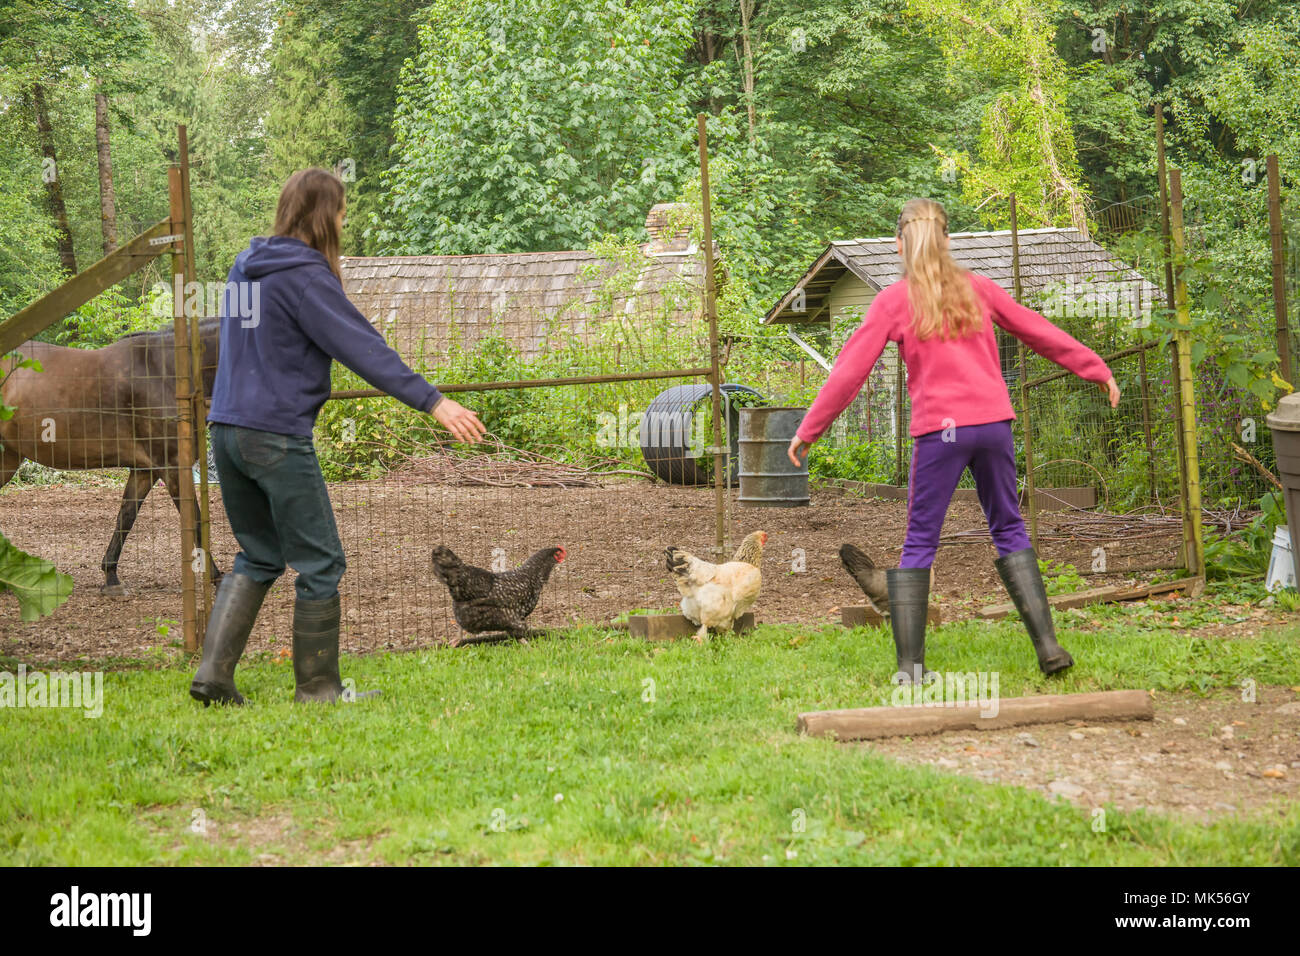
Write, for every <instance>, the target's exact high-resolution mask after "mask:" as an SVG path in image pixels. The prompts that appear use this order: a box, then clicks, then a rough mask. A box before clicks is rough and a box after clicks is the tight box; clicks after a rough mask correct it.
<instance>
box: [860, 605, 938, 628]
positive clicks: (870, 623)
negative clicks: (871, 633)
mask: <svg viewBox="0 0 1300 956" xmlns="http://www.w3.org/2000/svg"><path fill="white" fill-rule="evenodd" d="M887 620H889V619H888V618H887V617H885V616H884V615H883V614H881V613H880V612H879V611H877V610H876V609H875V608H874V607H872V606H871V605H870V604H846V605H845V606H844V607H842V608H840V623H841V624H843V625H844V626H845V627H878V626H879V625H881V624H884V623H885V621H887ZM925 620H926V623H927V624H929V625H930V626H931V627H938V626H939V625H940V624H942V623H943V616H942V615H941V614H940V613H939V607H938V605H936V604H931V605H930V609H929V611H928V612H926V615H925Z"/></svg>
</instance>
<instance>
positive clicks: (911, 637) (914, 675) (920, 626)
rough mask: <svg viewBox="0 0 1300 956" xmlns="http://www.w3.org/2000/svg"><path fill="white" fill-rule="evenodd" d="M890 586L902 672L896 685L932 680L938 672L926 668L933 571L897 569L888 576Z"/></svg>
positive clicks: (897, 674) (896, 676) (891, 617)
mask: <svg viewBox="0 0 1300 956" xmlns="http://www.w3.org/2000/svg"><path fill="white" fill-rule="evenodd" d="M885 580H886V582H887V583H888V585H889V623H890V624H891V625H892V626H893V629H894V648H895V649H896V650H897V652H898V670H897V671H896V672H895V673H894V676H893V677H892V678H891V680H892V682H893V683H895V684H914V683H915V684H919V683H921V682H923V681H929V680H932V679H933V678H934V676H935V674H934V671H927V670H926V669H925V623H926V620H925V619H926V614H927V613H928V612H929V610H930V569H929V568H893V569H891V570H889V571H887V572H886V573H885Z"/></svg>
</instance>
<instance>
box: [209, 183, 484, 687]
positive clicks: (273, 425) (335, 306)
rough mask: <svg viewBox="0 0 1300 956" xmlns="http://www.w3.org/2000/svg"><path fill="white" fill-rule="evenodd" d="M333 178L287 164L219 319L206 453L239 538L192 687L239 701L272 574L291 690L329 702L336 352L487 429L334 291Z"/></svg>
mask: <svg viewBox="0 0 1300 956" xmlns="http://www.w3.org/2000/svg"><path fill="white" fill-rule="evenodd" d="M343 212H344V195H343V183H342V182H340V181H339V179H338V177H336V176H334V175H333V174H331V173H328V172H326V171H325V170H323V169H304V170H302V171H300V172H297V173H294V174H293V175H292V176H291V177H289V181H288V182H287V183H285V185H284V189H283V191H281V193H280V201H279V205H278V206H277V208H276V212H275V228H274V230H273V232H274V234H273V235H271V236H269V237H261V236H259V237H257V238H255V239H253V240H252V242H251V243H250V244H249V247H248V248H247V249H245V250H244V251H243V252H241V253H240V254H239V256H238V257H237V258H236V259H235V265H234V267H233V268H232V269H231V270H230V277H229V280H228V283H227V286H226V288H227V293H226V297H225V302H224V305H223V308H222V316H221V349H220V353H219V358H218V361H217V377H216V383H215V385H214V386H213V390H212V408H211V411H210V412H209V414H208V421H209V422H210V423H211V424H212V449H213V454H214V457H215V459H216V463H217V474H218V476H219V477H220V480H221V500H222V502H223V503H224V504H225V509H226V518H227V520H228V521H229V522H230V527H231V529H232V530H233V531H234V533H235V539H236V540H237V541H238V542H239V547H240V551H239V554H238V555H237V556H236V557H235V564H234V568H233V570H232V571H231V573H230V574H227V575H226V576H225V577H224V578H223V579H222V581H221V587H220V590H219V591H218V592H217V598H216V601H214V602H213V606H212V615H211V617H210V618H209V619H208V629H207V633H206V635H205V636H204V639H203V662H202V663H201V664H200V665H199V670H198V673H196V674H195V675H194V681H193V683H191V684H190V696H191V697H193V698H194V699H195V700H201V701H203V704H204V706H207V705H208V704H212V703H221V704H227V703H233V704H240V703H243V697H241V696H240V694H239V691H238V690H236V689H235V681H234V674H235V665H236V664H237V663H238V662H239V658H240V655H242V654H243V652H244V646H245V645H246V644H247V643H248V635H249V632H251V631H252V629H253V622H254V621H255V620H256V618H257V612H258V610H259V609H260V608H261V606H262V600H263V598H265V596H266V592H267V590H268V589H269V588H270V586H271V584H272V582H274V581H275V580H276V578H278V577H279V576H280V575H281V574H283V573H284V569H285V566H286V565H287V566H289V567H291V568H293V569H294V570H295V571H297V572H298V580H297V583H296V590H297V595H296V598H297V599H296V601H295V603H294V609H293V671H294V678H295V680H296V682H297V691H296V693H295V695H294V699H295V700H298V701H333V700H337V699H338V698H339V697H340V696H342V693H343V682H342V680H341V679H340V677H339V590H338V584H339V579H340V578H342V577H343V571H344V569H345V568H346V562H345V561H344V558H343V546H342V544H341V543H340V542H339V534H338V528H337V527H336V526H335V523H334V511H333V509H332V508H331V506H330V500H329V492H328V491H327V489H326V487H325V479H324V476H323V475H322V474H321V470H320V464H319V462H318V461H317V460H316V449H315V446H314V445H313V444H312V427H313V426H314V425H315V422H316V414H317V413H318V412H319V411H320V408H321V406H322V405H323V404H324V403H325V400H326V399H327V398H328V397H329V393H330V363H331V362H332V361H334V360H335V359H337V360H338V361H340V362H342V363H343V364H344V365H346V366H347V367H348V368H350V369H352V371H354V372H356V373H357V374H358V375H360V376H361V377H362V378H363V379H365V380H366V381H367V382H369V383H370V384H371V385H373V386H374V387H375V388H378V389H382V390H383V391H385V392H387V393H388V394H390V395H392V396H393V397H394V398H397V399H400V400H401V401H403V402H405V403H406V404H407V405H410V406H411V407H412V408H415V409H418V410H420V411H425V412H430V413H432V415H433V417H434V418H436V419H437V420H438V421H439V422H440V423H441V424H442V425H443V426H444V427H445V428H446V429H447V430H448V431H449V432H451V434H452V435H453V436H454V437H455V438H456V439H458V440H459V441H464V442H471V443H472V442H476V441H478V440H479V439H480V438H482V437H483V435H484V433H485V429H484V427H483V424H482V423H481V422H480V421H479V420H478V417H477V416H476V415H475V414H474V413H473V412H472V411H470V410H469V409H467V408H464V407H463V406H461V405H459V404H457V403H456V402H454V401H452V400H451V399H450V398H447V397H445V396H444V395H442V394H441V393H440V392H439V391H438V389H436V388H435V387H434V386H433V385H431V384H429V383H428V382H427V381H425V380H424V378H423V377H422V376H420V375H418V374H416V373H415V372H414V371H412V370H411V369H410V368H409V367H408V366H407V365H406V363H405V362H403V361H402V359H401V357H400V356H399V355H398V354H397V353H396V352H395V351H393V349H391V348H390V347H389V346H388V343H387V342H385V341H384V339H383V336H381V335H380V334H379V332H377V331H376V330H375V328H374V326H372V325H371V324H370V322H369V321H367V319H366V317H365V316H363V315H362V314H361V313H360V312H359V311H357V309H356V307H355V306H353V305H352V303H351V302H349V301H348V298H347V295H346V294H345V293H344V292H343V282H342V278H341V275H340V273H339V236H340V234H341V232H342V230H343Z"/></svg>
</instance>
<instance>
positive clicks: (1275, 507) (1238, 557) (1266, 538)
mask: <svg viewBox="0 0 1300 956" xmlns="http://www.w3.org/2000/svg"><path fill="white" fill-rule="evenodd" d="M1258 507H1259V514H1257V515H1256V516H1255V517H1254V518H1253V519H1252V520H1251V522H1250V524H1249V525H1248V526H1247V527H1246V528H1244V529H1243V530H1241V531H1238V532H1235V533H1233V534H1222V535H1221V534H1216V533H1213V532H1208V533H1207V534H1206V535H1205V574H1206V577H1208V578H1210V579H1218V578H1233V577H1262V576H1263V575H1264V574H1265V572H1267V571H1268V562H1269V558H1270V556H1271V555H1272V553H1273V534H1274V532H1276V531H1277V529H1278V527H1279V526H1280V525H1282V524H1284V523H1285V522H1286V509H1285V507H1284V506H1283V504H1282V495H1281V494H1280V493H1279V492H1276V491H1274V492H1270V493H1268V494H1266V495H1264V496H1263V497H1262V498H1260V499H1259V502H1258Z"/></svg>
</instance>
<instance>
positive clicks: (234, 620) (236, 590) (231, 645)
mask: <svg viewBox="0 0 1300 956" xmlns="http://www.w3.org/2000/svg"><path fill="white" fill-rule="evenodd" d="M270 587H271V586H270V585H269V584H258V583H257V582H256V581H254V580H253V579H252V578H250V577H248V576H247V575H243V574H234V573H231V574H227V575H224V576H223V577H222V579H221V586H220V587H219V588H218V589H217V599H216V600H215V601H213V602H212V615H211V616H210V617H209V618H208V629H207V631H206V633H205V634H204V636H203V660H202V662H201V663H200V664H199V669H198V671H197V672H196V673H195V675H194V680H193V681H191V682H190V696H191V697H193V698H194V699H195V700H201V701H203V706H204V707H207V706H209V705H210V704H242V703H243V702H244V698H243V696H242V695H241V694H240V693H239V691H238V690H236V689H235V665H236V664H238V663H239V658H240V657H241V656H242V655H243V653H244V648H245V646H247V644H248V635H249V634H250V633H251V632H252V630H253V622H254V621H256V620H257V612H258V611H259V610H260V609H261V607H262V600H263V599H264V598H265V597H266V592H267V591H268V590H269V589H270Z"/></svg>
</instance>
